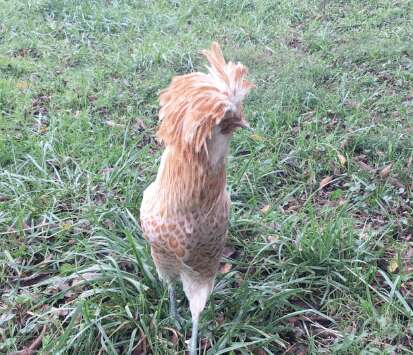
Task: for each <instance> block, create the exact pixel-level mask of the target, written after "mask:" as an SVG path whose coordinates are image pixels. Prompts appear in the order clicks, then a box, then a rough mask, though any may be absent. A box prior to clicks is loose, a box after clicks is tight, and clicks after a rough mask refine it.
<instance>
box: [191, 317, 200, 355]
mask: <svg viewBox="0 0 413 355" xmlns="http://www.w3.org/2000/svg"><path fill="white" fill-rule="evenodd" d="M197 348H198V318H194V319H192V335H191V340H190V341H189V355H196V354H198V351H197Z"/></svg>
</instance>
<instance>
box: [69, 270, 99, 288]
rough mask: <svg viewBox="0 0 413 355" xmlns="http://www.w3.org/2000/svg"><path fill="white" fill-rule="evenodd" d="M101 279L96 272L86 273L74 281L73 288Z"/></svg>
mask: <svg viewBox="0 0 413 355" xmlns="http://www.w3.org/2000/svg"><path fill="white" fill-rule="evenodd" d="M98 278H99V274H98V273H96V272H85V273H84V274H81V275H79V276H78V277H76V278H74V279H73V281H72V287H74V286H78V285H80V284H83V283H86V282H87V281H93V280H96V279H98Z"/></svg>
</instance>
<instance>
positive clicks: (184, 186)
mask: <svg viewBox="0 0 413 355" xmlns="http://www.w3.org/2000/svg"><path fill="white" fill-rule="evenodd" d="M204 55H205V56H206V57H207V59H208V61H209V63H210V65H211V67H209V68H208V69H209V72H208V74H204V73H192V74H188V75H183V76H178V77H175V78H173V80H172V82H171V85H170V86H169V87H168V88H167V89H165V90H163V91H162V92H161V95H160V104H161V110H160V118H161V120H162V122H161V125H160V128H159V131H158V136H159V138H160V139H161V140H162V141H163V142H164V144H165V146H166V148H165V151H164V153H163V155H162V160H161V164H160V167H159V170H158V175H157V177H156V180H155V181H154V182H153V183H152V184H151V185H150V186H149V187H148V188H147V189H146V190H145V192H144V196H143V200H142V205H141V225H142V229H143V232H144V235H145V238H146V239H148V240H149V242H150V245H151V253H152V257H153V260H154V262H155V265H156V269H157V271H158V274H159V276H160V278H161V279H162V280H164V281H165V282H167V283H168V284H169V286H170V295H172V297H171V301H172V302H173V289H172V285H173V283H174V281H175V280H177V279H180V280H181V281H182V283H183V287H184V291H185V294H186V296H187V298H188V300H189V303H190V309H191V314H192V320H193V322H194V324H193V337H192V338H191V346H190V353H191V354H194V353H195V347H196V332H197V325H198V318H199V315H200V313H201V311H202V309H203V308H204V306H205V304H206V301H207V298H208V296H209V294H210V293H211V291H212V288H213V284H214V279H215V275H216V272H217V269H218V266H219V261H220V258H221V255H222V250H223V247H224V244H225V238H226V234H227V229H228V217H229V209H230V198H229V195H228V193H227V191H226V154H227V149H228V145H229V140H230V138H231V136H232V133H233V132H234V130H235V129H236V128H237V127H245V126H247V125H248V124H247V122H246V121H245V118H244V114H243V112H242V107H241V104H242V100H243V99H244V97H245V95H246V94H247V92H248V90H249V89H250V88H251V87H252V86H253V85H252V84H250V83H249V82H248V81H247V80H245V79H244V76H245V74H246V68H245V67H244V66H243V65H242V64H239V63H238V64H233V63H231V62H229V63H226V62H225V59H224V57H223V55H222V52H221V49H220V47H219V45H218V44H217V43H213V45H212V47H211V50H209V51H204ZM172 306H173V305H172ZM171 310H172V311H173V309H172V308H171Z"/></svg>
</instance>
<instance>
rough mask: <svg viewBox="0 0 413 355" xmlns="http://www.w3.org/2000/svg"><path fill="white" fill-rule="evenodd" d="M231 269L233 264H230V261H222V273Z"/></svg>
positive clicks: (220, 269) (220, 267)
mask: <svg viewBox="0 0 413 355" xmlns="http://www.w3.org/2000/svg"><path fill="white" fill-rule="evenodd" d="M231 269H232V265H231V264H229V263H222V264H221V265H220V266H219V272H220V273H221V274H226V273H227V272H229V271H230V270H231Z"/></svg>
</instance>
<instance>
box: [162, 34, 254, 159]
mask: <svg viewBox="0 0 413 355" xmlns="http://www.w3.org/2000/svg"><path fill="white" fill-rule="evenodd" d="M202 53H203V54H204V55H205V57H206V58H207V59H208V62H209V64H210V66H209V67H207V68H208V74H205V73H198V72H196V73H191V74H187V75H182V76H176V77H174V78H173V79H172V82H171V84H170V85H169V87H168V88H166V89H164V90H163V91H162V92H161V94H160V105H161V109H160V112H159V117H160V119H161V120H162V122H161V125H160V128H159V130H158V133H157V134H158V137H159V138H160V139H161V140H162V141H163V142H164V143H165V144H166V145H174V146H177V147H179V148H180V149H182V150H186V149H190V150H191V151H193V149H194V150H195V152H196V153H198V152H200V151H201V149H202V148H203V147H206V140H207V138H211V135H212V130H213V128H214V126H215V125H218V124H219V123H220V122H221V121H222V120H223V119H224V118H225V117H226V114H229V113H233V114H235V113H236V112H238V111H239V110H240V104H241V103H242V101H243V99H244V98H245V96H246V95H247V93H248V91H249V89H250V88H252V87H254V85H253V84H251V83H250V82H248V81H247V80H245V79H244V77H245V75H246V74H247V68H246V67H244V66H243V65H242V64H240V63H237V64H234V63H232V62H229V63H226V62H225V59H224V56H223V55H222V51H221V48H220V46H219V44H218V43H217V42H213V43H212V46H211V49H210V50H204V51H203V52H202Z"/></svg>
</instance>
